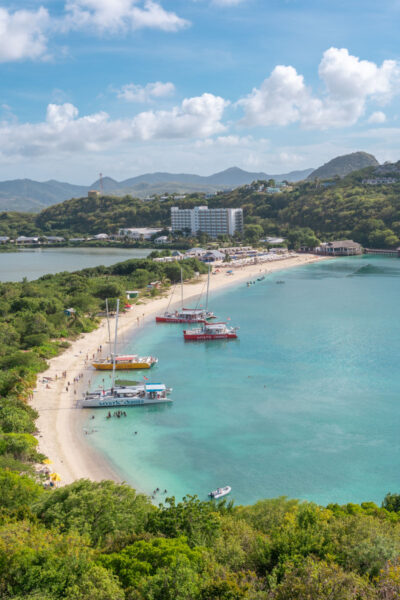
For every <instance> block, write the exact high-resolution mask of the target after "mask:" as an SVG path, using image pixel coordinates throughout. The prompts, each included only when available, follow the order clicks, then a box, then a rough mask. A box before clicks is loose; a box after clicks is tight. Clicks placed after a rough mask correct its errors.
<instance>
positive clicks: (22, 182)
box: [0, 179, 88, 212]
mask: <svg viewBox="0 0 400 600" xmlns="http://www.w3.org/2000/svg"><path fill="white" fill-rule="evenodd" d="M87 189H88V188H87V187H85V186H81V185H72V184H70V183H64V182H61V181H54V180H50V181H43V182H39V181H33V180H32V179H14V180H10V181H1V182H0V210H19V211H27V212H38V211H40V210H42V208H45V207H46V206H50V205H51V204H56V203H57V202H61V201H63V200H68V198H73V197H79V196H82V195H84V194H86V193H87Z"/></svg>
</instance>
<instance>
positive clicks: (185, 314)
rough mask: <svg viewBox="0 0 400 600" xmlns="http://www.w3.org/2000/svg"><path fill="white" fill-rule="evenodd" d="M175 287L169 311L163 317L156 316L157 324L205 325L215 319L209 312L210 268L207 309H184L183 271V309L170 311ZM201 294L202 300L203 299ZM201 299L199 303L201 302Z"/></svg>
mask: <svg viewBox="0 0 400 600" xmlns="http://www.w3.org/2000/svg"><path fill="white" fill-rule="evenodd" d="M175 287H176V286H174V288H173V290H172V293H171V296H170V299H169V302H168V306H167V310H166V311H165V312H164V314H162V315H157V316H156V323H189V324H192V323H205V322H206V321H207V320H208V319H215V315H214V313H213V312H211V311H209V310H208V296H209V290H210V268H208V278H207V295H206V307H205V308H197V307H196V308H184V306H183V273H182V269H181V308H180V310H175V311H174V312H171V311H169V310H168V309H169V305H170V304H171V300H172V297H173V295H174V290H175ZM201 295H202V294H200V298H201ZM200 298H199V302H200Z"/></svg>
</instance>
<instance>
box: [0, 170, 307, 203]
mask: <svg viewBox="0 0 400 600" xmlns="http://www.w3.org/2000/svg"><path fill="white" fill-rule="evenodd" d="M311 172H312V169H305V170H304V171H292V172H291V173H283V174H281V175H268V174H267V173H250V172H248V171H243V170H242V169H239V168H238V167H232V168H230V169H226V170H225V171H221V172H220V173H214V174H213V175H209V176H202V175H192V174H186V173H146V174H144V175H138V176H137V177H131V178H130V179H125V180H124V181H116V180H115V179H112V178H111V177H103V180H102V186H103V190H104V192H105V193H107V194H114V195H116V196H124V195H126V194H131V195H132V196H136V197H137V198H145V197H146V196H149V195H152V194H163V193H168V194H173V193H176V194H183V193H186V194H190V193H193V192H204V193H211V192H216V191H218V190H223V189H233V188H235V187H238V186H240V185H245V184H247V183H251V182H252V181H254V180H257V179H276V180H277V181H283V180H287V181H300V180H302V179H305V178H306V177H307V176H308V175H309V174H310V173H311ZM100 188H101V185H100V180H97V181H95V182H94V183H93V184H92V185H90V186H84V185H73V184H70V183H64V182H61V181H54V180H50V181H43V182H39V181H33V180H32V179H14V180H10V181H2V182H0V211H11V210H15V211H26V212H39V211H40V210H42V209H43V208H46V207H47V206H52V205H53V204H58V203H59V202H63V201H64V200H69V199H70V198H79V197H82V196H86V195H87V193H88V191H89V190H91V189H94V190H100Z"/></svg>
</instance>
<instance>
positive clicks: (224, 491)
mask: <svg viewBox="0 0 400 600" xmlns="http://www.w3.org/2000/svg"><path fill="white" fill-rule="evenodd" d="M231 490H232V488H231V486H230V485H226V486H225V487H222V488H217V489H216V490H214V491H213V492H210V493H209V494H208V495H209V496H210V498H213V500H219V499H220V498H223V497H224V496H227V495H228V494H229V493H230V492H231Z"/></svg>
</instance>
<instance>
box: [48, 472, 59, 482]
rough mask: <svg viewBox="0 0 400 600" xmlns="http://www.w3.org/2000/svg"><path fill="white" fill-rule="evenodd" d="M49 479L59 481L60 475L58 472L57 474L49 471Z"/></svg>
mask: <svg viewBox="0 0 400 600" xmlns="http://www.w3.org/2000/svg"><path fill="white" fill-rule="evenodd" d="M50 479H51V480H52V481H61V477H60V476H59V474H58V473H51V475H50Z"/></svg>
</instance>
